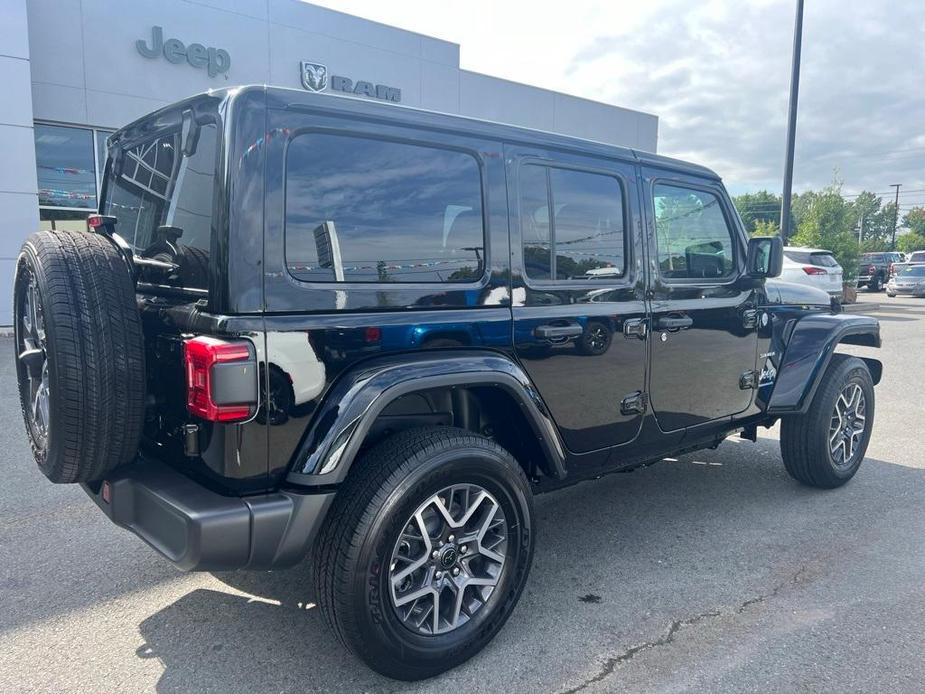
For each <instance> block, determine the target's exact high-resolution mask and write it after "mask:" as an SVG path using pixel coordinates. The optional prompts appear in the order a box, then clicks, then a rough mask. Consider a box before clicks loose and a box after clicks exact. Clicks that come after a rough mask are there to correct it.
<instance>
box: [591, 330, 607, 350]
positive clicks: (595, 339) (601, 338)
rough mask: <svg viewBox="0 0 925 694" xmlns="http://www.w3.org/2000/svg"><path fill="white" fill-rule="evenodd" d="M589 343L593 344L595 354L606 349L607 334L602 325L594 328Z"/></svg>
mask: <svg viewBox="0 0 925 694" xmlns="http://www.w3.org/2000/svg"><path fill="white" fill-rule="evenodd" d="M589 342H590V344H591V349H593V350H594V351H595V352H597V351H600V350H602V349H604V345H605V344H607V334H606V332H605V331H604V328H603V327H601V326H600V325H597V326H595V327H593V328H592V329H591V333H590V339H589Z"/></svg>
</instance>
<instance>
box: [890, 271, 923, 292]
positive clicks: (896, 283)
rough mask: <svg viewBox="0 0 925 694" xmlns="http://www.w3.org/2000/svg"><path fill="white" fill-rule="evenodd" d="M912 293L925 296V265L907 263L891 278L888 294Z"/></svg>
mask: <svg viewBox="0 0 925 694" xmlns="http://www.w3.org/2000/svg"><path fill="white" fill-rule="evenodd" d="M897 294H911V295H912V296H925V265H907V266H906V267H904V268H902V269H901V270H900V271H899V272H898V273H897V274H895V275H893V277H891V278H890V281H889V282H888V283H887V285H886V295H887V296H896V295H897Z"/></svg>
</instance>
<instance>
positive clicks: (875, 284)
mask: <svg viewBox="0 0 925 694" xmlns="http://www.w3.org/2000/svg"><path fill="white" fill-rule="evenodd" d="M882 284H883V282H882V280H881V278H880V275H874V276H873V277H872V278H871V280H870V284H868V285H867V287H868V289H870V291H872V292H879V291H880V287H881V285H882Z"/></svg>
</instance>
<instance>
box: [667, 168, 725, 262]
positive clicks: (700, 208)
mask: <svg viewBox="0 0 925 694" xmlns="http://www.w3.org/2000/svg"><path fill="white" fill-rule="evenodd" d="M654 198H655V230H656V235H657V236H658V267H659V272H660V273H661V274H662V276H663V277H668V278H722V277H727V276H729V275H730V274H732V271H733V265H734V256H733V246H732V235H731V231H730V229H729V227H728V225H727V224H726V218H725V217H724V216H723V211H722V208H721V207H720V202H719V198H717V197H716V196H715V195H713V194H712V193H707V192H705V191H699V190H691V189H690V188H679V187H676V186H668V185H662V184H657V185H656V186H655V191H654Z"/></svg>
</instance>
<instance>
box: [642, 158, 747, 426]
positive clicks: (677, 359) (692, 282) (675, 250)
mask: <svg viewBox="0 0 925 694" xmlns="http://www.w3.org/2000/svg"><path fill="white" fill-rule="evenodd" d="M643 179H644V185H645V188H646V191H647V205H646V207H647V214H648V216H649V220H650V223H649V225H648V231H649V249H650V254H649V257H650V264H649V267H650V287H651V291H650V297H651V317H652V336H651V350H652V356H651V366H650V368H651V375H650V393H649V394H650V398H651V403H652V409H653V411H654V412H655V415H656V418H657V420H658V423H659V426H660V428H661V429H662V430H663V431H676V430H678V429H683V428H687V427H692V426H695V425H698V424H701V423H704V422H708V421H711V420H717V419H721V418H728V417H730V416H732V415H735V414H737V413H739V412H742V411H743V410H745V409H747V408H748V406H749V405H750V404H751V400H752V395H753V393H754V390H753V389H752V386H753V381H752V380H751V379H752V378H753V376H754V369H755V363H756V351H757V347H758V338H757V322H758V318H759V316H758V312H757V311H756V310H755V301H754V300H755V297H754V295H753V291H754V290H753V289H751V288H747V286H746V285H747V283H746V282H742V281H741V280H740V276H741V275H742V274H743V272H744V265H745V237H744V234H743V233H742V232H741V231H740V230H739V228H738V225H737V224H736V223H735V221H734V220H735V216H734V213H733V210H732V207H731V206H730V202H729V198H728V196H727V195H726V193H725V191H724V190H723V188H722V186H721V185H720V184H719V183H718V182H717V183H716V184H711V183H709V182H706V183H705V182H703V181H700V180H698V179H693V178H691V177H687V176H680V175H676V174H668V173H665V172H661V171H658V170H655V169H644V170H643Z"/></svg>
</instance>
